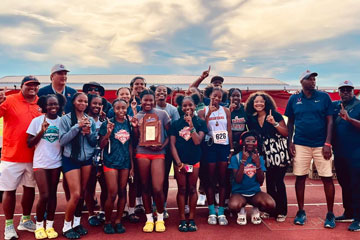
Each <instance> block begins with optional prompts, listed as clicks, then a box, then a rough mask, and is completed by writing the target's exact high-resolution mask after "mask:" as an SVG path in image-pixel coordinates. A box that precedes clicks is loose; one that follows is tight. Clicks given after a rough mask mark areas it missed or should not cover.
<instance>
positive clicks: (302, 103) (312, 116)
mask: <svg viewBox="0 0 360 240" xmlns="http://www.w3.org/2000/svg"><path fill="white" fill-rule="evenodd" d="M317 75H318V74H317V73H316V72H311V71H309V70H307V71H306V72H304V73H303V74H301V76H300V83H301V86H302V91H301V92H300V93H297V94H294V95H292V96H291V97H290V99H289V101H288V104H287V106H286V111H285V115H286V116H287V117H288V130H289V138H288V144H289V150H290V154H291V156H292V157H293V173H294V175H295V176H296V181H295V191H296V199H297V202H298V208H299V210H298V212H297V214H296V217H295V219H294V223H295V224H298V225H304V224H305V222H306V214H305V211H304V193H305V181H306V176H307V175H308V174H309V170H310V165H311V160H313V161H314V163H315V166H316V169H317V171H318V173H319V176H320V177H321V180H322V182H323V184H324V190H325V195H326V203H327V210H328V213H327V214H326V219H325V223H324V227H325V228H334V227H335V216H334V213H333V206H334V197H335V188H334V183H333V180H332V176H333V173H332V161H331V160H330V158H331V135H332V127H333V117H332V116H333V105H332V102H331V99H330V97H329V95H328V94H327V93H325V92H321V91H317V90H316V89H315V85H316V78H315V77H316V76H317ZM294 127H295V134H294V138H293V133H294Z"/></svg>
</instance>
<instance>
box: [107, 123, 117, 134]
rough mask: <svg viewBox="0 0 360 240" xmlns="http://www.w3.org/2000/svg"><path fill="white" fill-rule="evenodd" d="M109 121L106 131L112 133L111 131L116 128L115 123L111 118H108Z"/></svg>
mask: <svg viewBox="0 0 360 240" xmlns="http://www.w3.org/2000/svg"><path fill="white" fill-rule="evenodd" d="M107 121H108V123H107V125H106V131H107V134H109V135H110V133H111V132H112V131H113V130H114V126H115V124H114V123H113V122H111V121H110V120H109V119H107Z"/></svg>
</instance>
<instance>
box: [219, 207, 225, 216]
mask: <svg viewBox="0 0 360 240" xmlns="http://www.w3.org/2000/svg"><path fill="white" fill-rule="evenodd" d="M221 215H224V207H219V209H218V216H221Z"/></svg>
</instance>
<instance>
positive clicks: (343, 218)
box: [335, 214, 354, 222]
mask: <svg viewBox="0 0 360 240" xmlns="http://www.w3.org/2000/svg"><path fill="white" fill-rule="evenodd" d="M353 221H354V218H352V217H347V216H346V215H345V214H343V215H341V216H337V217H335V222H353Z"/></svg>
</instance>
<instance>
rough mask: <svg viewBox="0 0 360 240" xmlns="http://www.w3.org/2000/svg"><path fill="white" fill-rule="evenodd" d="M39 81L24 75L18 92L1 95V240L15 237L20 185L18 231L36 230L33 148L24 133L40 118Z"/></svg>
mask: <svg viewBox="0 0 360 240" xmlns="http://www.w3.org/2000/svg"><path fill="white" fill-rule="evenodd" d="M39 85H40V82H39V80H38V79H37V78H36V77H34V76H26V77H24V79H23V80H22V82H21V87H20V92H19V93H16V94H12V95H10V96H7V97H5V92H4V91H2V92H1V93H0V117H3V118H4V132H3V140H4V141H3V142H4V143H3V148H2V152H1V163H0V191H4V196H3V201H2V205H3V210H4V214H5V219H6V221H5V231H4V239H12V238H18V235H17V233H16V231H15V228H14V222H13V217H14V211H15V204H16V195H15V192H16V189H17V187H18V186H19V185H22V186H23V194H22V200H21V206H22V209H23V215H22V217H21V220H20V224H19V226H18V227H17V229H18V230H27V231H30V232H34V231H35V224H34V222H33V221H31V218H30V213H31V208H32V205H33V202H34V198H35V179H34V175H33V165H32V162H33V155H34V148H29V147H28V146H27V144H26V141H27V134H26V130H27V128H28V126H29V124H30V122H31V120H32V119H33V118H35V117H38V116H40V115H41V111H40V110H39V106H38V105H37V100H38V97H37V95H36V94H37V93H38V91H39Z"/></svg>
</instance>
